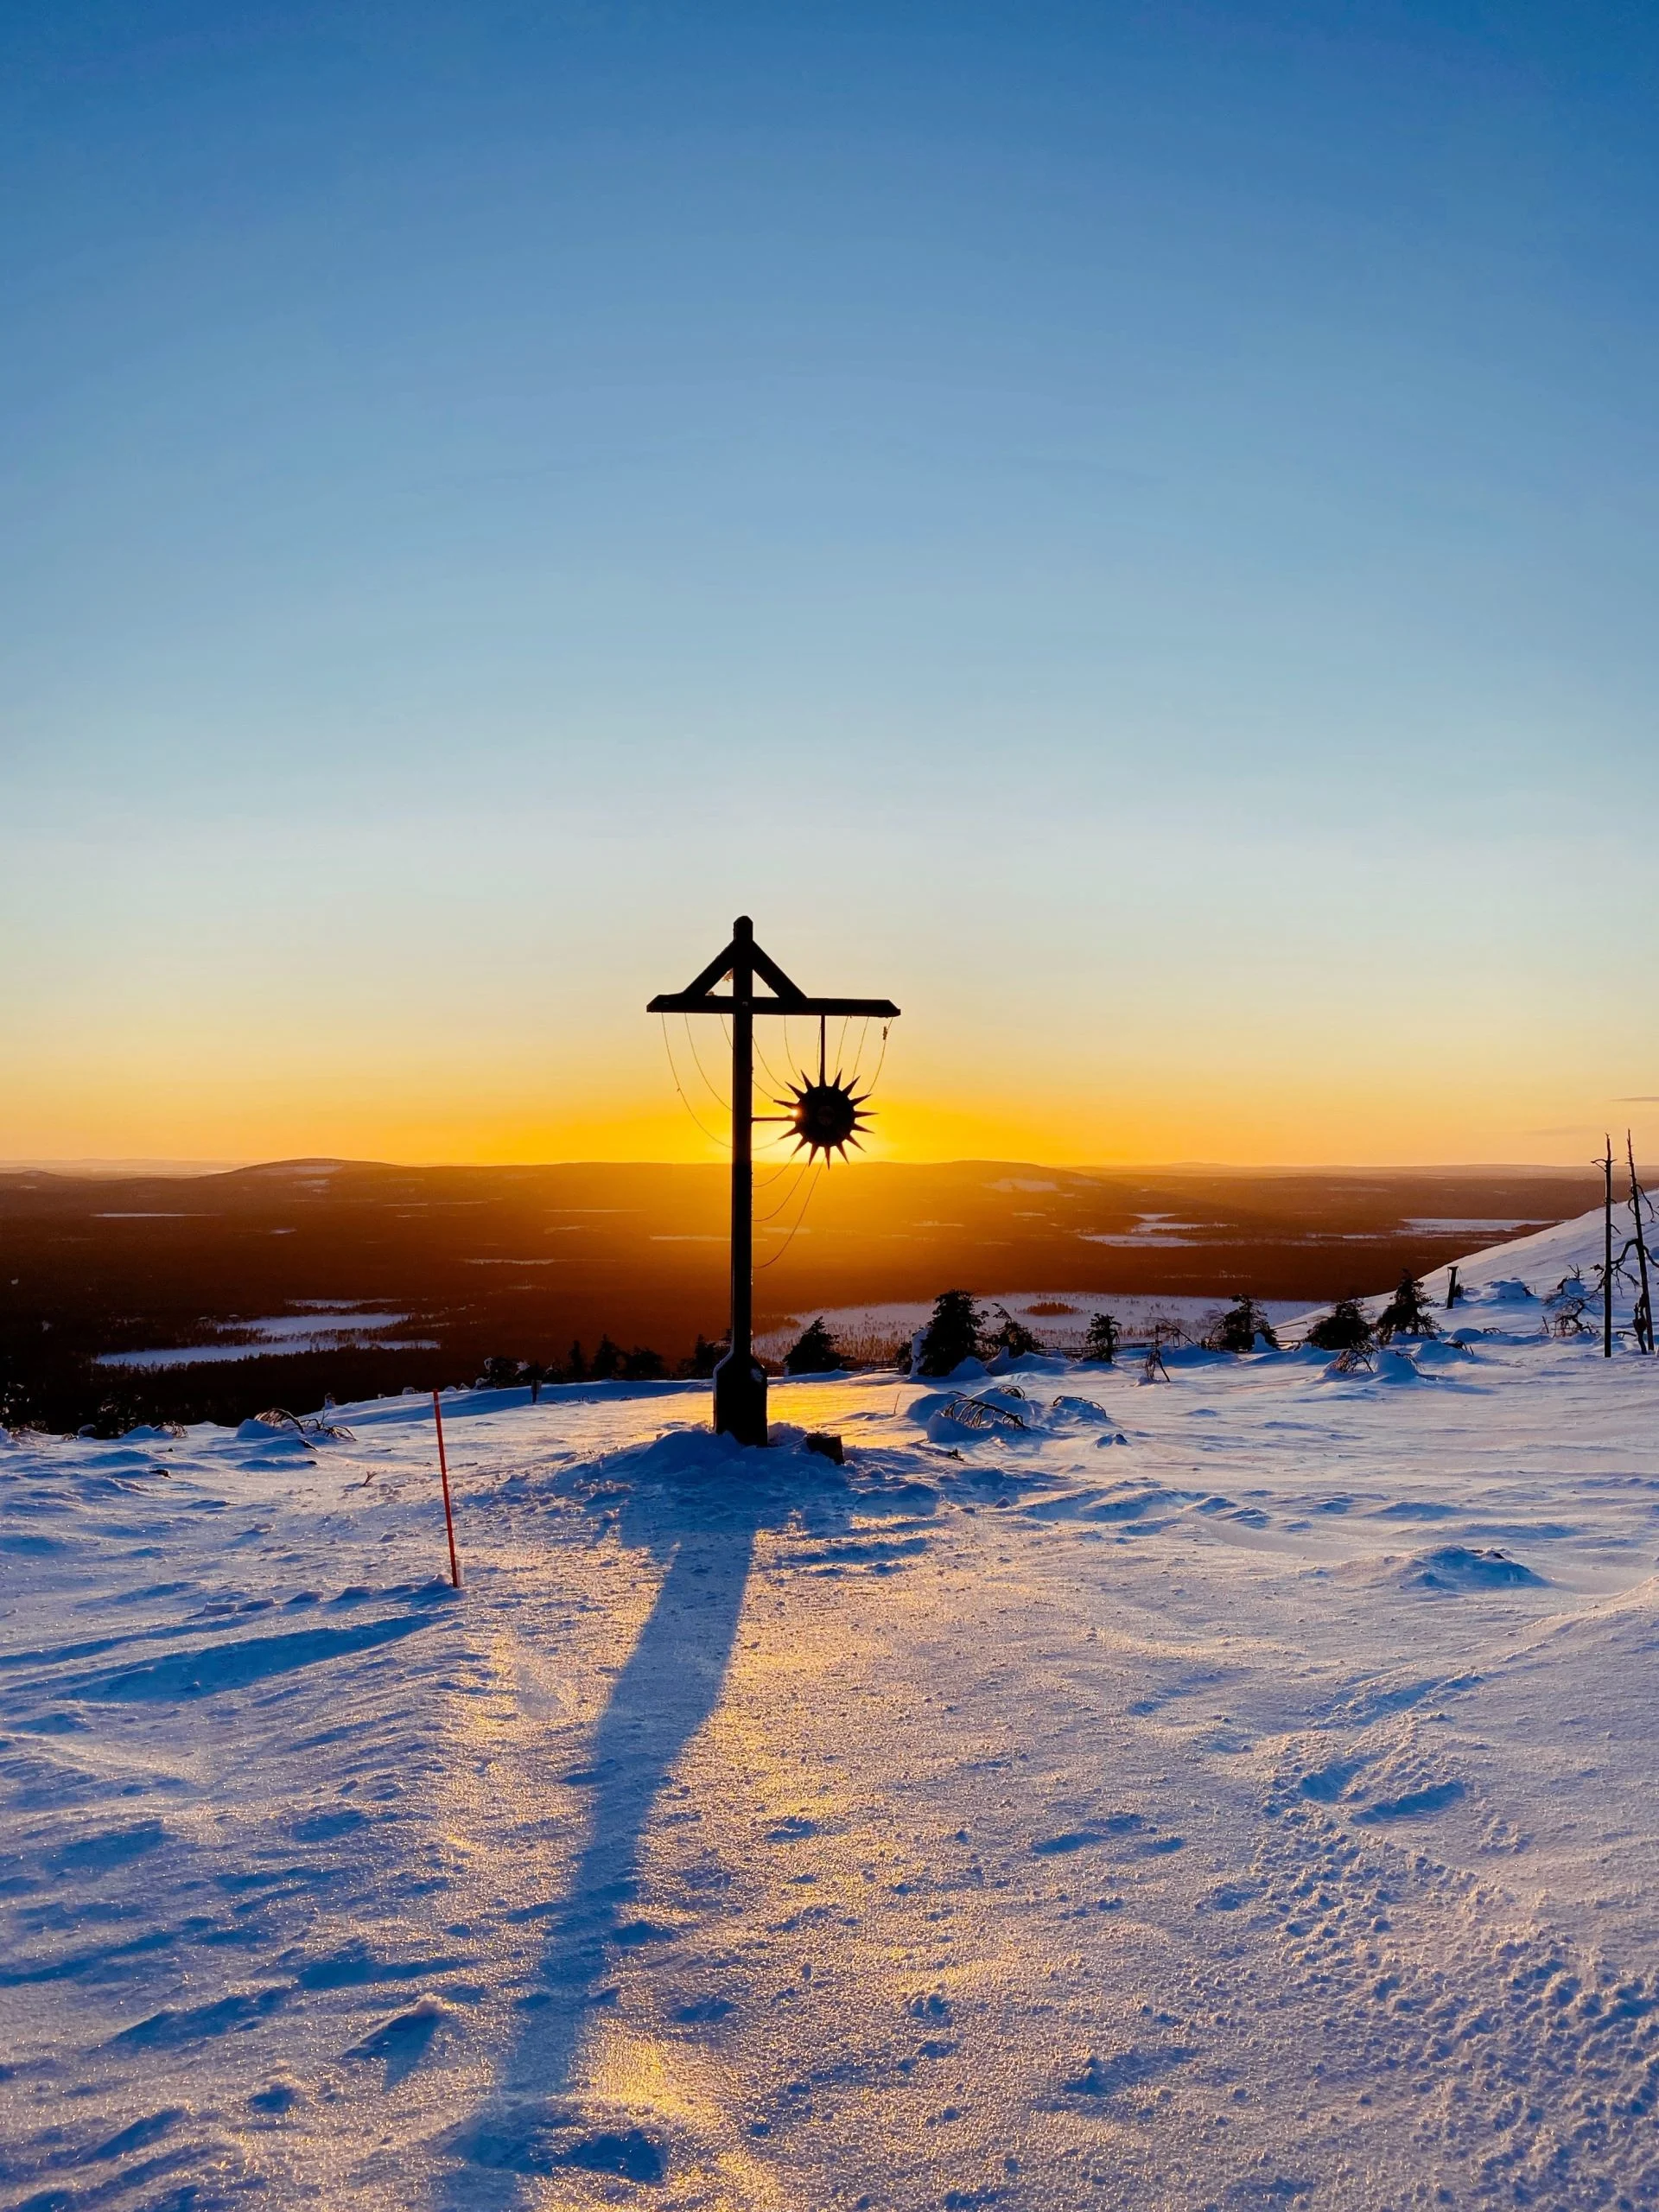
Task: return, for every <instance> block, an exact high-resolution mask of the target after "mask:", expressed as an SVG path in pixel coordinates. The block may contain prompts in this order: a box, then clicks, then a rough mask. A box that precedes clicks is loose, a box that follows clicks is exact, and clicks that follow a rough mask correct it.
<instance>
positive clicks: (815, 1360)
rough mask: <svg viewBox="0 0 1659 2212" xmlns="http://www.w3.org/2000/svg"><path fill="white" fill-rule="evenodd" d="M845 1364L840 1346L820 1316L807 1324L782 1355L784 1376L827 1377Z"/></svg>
mask: <svg viewBox="0 0 1659 2212" xmlns="http://www.w3.org/2000/svg"><path fill="white" fill-rule="evenodd" d="M846 1364H847V1362H846V1358H845V1357H844V1355H843V1354H842V1351H841V1348H840V1346H839V1345H838V1344H836V1340H835V1338H833V1337H832V1336H831V1335H830V1333H829V1330H828V1329H826V1328H825V1326H824V1325H823V1315H822V1314H820V1315H819V1316H818V1318H817V1320H816V1321H811V1322H809V1323H808V1325H807V1326H806V1327H805V1328H804V1330H803V1331H802V1332H801V1333H800V1335H799V1336H798V1338H796V1340H795V1342H794V1343H793V1344H791V1346H790V1348H789V1350H788V1351H786V1352H785V1354H784V1372H785V1375H829V1374H832V1373H833V1372H834V1371H835V1370H836V1368H839V1367H844V1366H845V1365H846Z"/></svg>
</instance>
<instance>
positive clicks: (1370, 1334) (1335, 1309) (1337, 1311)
mask: <svg viewBox="0 0 1659 2212" xmlns="http://www.w3.org/2000/svg"><path fill="white" fill-rule="evenodd" d="M1307 1341H1308V1342H1309V1344H1312V1345H1313V1348H1314V1350H1315V1351H1370V1348H1371V1346H1372V1345H1373V1344H1375V1343H1376V1330H1375V1329H1374V1328H1373V1327H1372V1326H1371V1317H1370V1314H1369V1313H1367V1312H1366V1311H1365V1308H1364V1307H1363V1306H1362V1305H1361V1304H1360V1302H1359V1300H1357V1298H1339V1299H1338V1300H1337V1302H1336V1304H1335V1305H1334V1306H1332V1308H1331V1311H1330V1312H1329V1313H1325V1314H1323V1315H1321V1317H1320V1318H1319V1320H1317V1321H1316V1322H1315V1323H1314V1324H1313V1327H1312V1328H1311V1329H1310V1330H1309V1331H1308V1332H1307Z"/></svg>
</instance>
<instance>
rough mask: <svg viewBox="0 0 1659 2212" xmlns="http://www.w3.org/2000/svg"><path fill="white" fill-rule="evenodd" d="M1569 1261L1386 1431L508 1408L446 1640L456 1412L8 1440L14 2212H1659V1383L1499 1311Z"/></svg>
mask: <svg viewBox="0 0 1659 2212" xmlns="http://www.w3.org/2000/svg"><path fill="white" fill-rule="evenodd" d="M1569 1230H1576V1232H1577V1234H1578V1235H1579V1237H1580V1242H1581V1243H1584V1244H1585V1245H1586V1249H1589V1248H1590V1247H1591V1246H1592V1244H1593V1241H1594V1239H1593V1236H1592V1225H1588V1224H1567V1225H1566V1229H1565V1230H1552V1231H1549V1232H1547V1233H1546V1234H1545V1236H1542V1237H1540V1238H1535V1239H1529V1240H1526V1243H1525V1244H1524V1245H1522V1246H1510V1247H1506V1248H1504V1249H1503V1252H1502V1255H1501V1257H1500V1255H1492V1261H1491V1265H1490V1266H1489V1267H1488V1266H1485V1265H1484V1262H1471V1263H1465V1270H1464V1273H1465V1280H1467V1281H1471V1285H1472V1287H1473V1289H1474V1292H1475V1300H1474V1302H1473V1303H1471V1306H1468V1307H1467V1308H1466V1309H1465V1310H1463V1311H1462V1312H1460V1313H1459V1314H1458V1315H1456V1316H1455V1317H1453V1318H1455V1319H1458V1320H1459V1321H1461V1322H1464V1323H1465V1324H1466V1325H1468V1326H1469V1327H1470V1328H1471V1329H1474V1330H1478V1331H1483V1332H1485V1333H1482V1334H1480V1335H1478V1336H1477V1337H1476V1338H1474V1339H1473V1341H1472V1344H1471V1346H1470V1348H1469V1349H1468V1350H1467V1351H1450V1350H1447V1351H1442V1352H1440V1353H1438V1354H1436V1353H1434V1352H1433V1351H1431V1352H1429V1353H1425V1354H1423V1355H1422V1356H1421V1357H1417V1356H1415V1355H1414V1353H1413V1352H1412V1351H1410V1350H1409V1349H1408V1350H1407V1351H1404V1352H1403V1353H1402V1354H1401V1356H1400V1357H1401V1358H1402V1361H1403V1362H1404V1366H1403V1367H1402V1368H1399V1369H1386V1368H1383V1367H1380V1368H1379V1372H1378V1374H1377V1375H1376V1376H1374V1377H1366V1376H1352V1377H1337V1378H1332V1377H1330V1376H1328V1375H1327V1373H1326V1370H1325V1366H1324V1364H1323V1363H1321V1362H1320V1361H1319V1359H1317V1358H1316V1357H1313V1356H1312V1355H1309V1354H1306V1353H1293V1354H1290V1355H1287V1356H1285V1357H1272V1356H1261V1357H1251V1358H1247V1359H1243V1360H1233V1359H1226V1358H1217V1357H1209V1356H1204V1355H1198V1356H1194V1355H1177V1356H1175V1357H1173V1358H1172V1361H1171V1378H1172V1379H1171V1380H1170V1381H1169V1382H1168V1383H1158V1384H1155V1385H1152V1386H1145V1385H1142V1384H1141V1383H1139V1381H1138V1379H1137V1376H1138V1369H1137V1368H1136V1367H1135V1366H1133V1365H1130V1366H1127V1367H1125V1368H1124V1369H1122V1370H1119V1371H1116V1372H1115V1371H1113V1370H1109V1369H1103V1368H1092V1369H1076V1368H1074V1369H1071V1370H1067V1371H1065V1372H1064V1373H1060V1372H1058V1371H1057V1370H1055V1368H1054V1367H1053V1366H1052V1365H1051V1364H1050V1363H1037V1364H1035V1365H1028V1366H1026V1367H1024V1368H1022V1369H1021V1370H1020V1371H1019V1372H1017V1373H1014V1374H1012V1375H1007V1376H1001V1377H995V1378H988V1379H984V1380H963V1381H961V1382H957V1383H951V1384H948V1385H946V1386H944V1388H943V1389H940V1388H938V1387H935V1386H922V1385H916V1384H912V1383H909V1382H900V1381H898V1380H896V1379H895V1378H893V1376H887V1377H886V1378H878V1377H864V1378H855V1379H852V1380H846V1381H833V1380H832V1381H828V1382H813V1383H788V1384H785V1385H781V1386H779V1387H778V1388H777V1389H776V1390H775V1392H774V1401H773V1410H774V1414H775V1415H776V1417H777V1418H778V1419H779V1421H783V1422H785V1423H787V1424H791V1425H792V1427H793V1430H794V1431H795V1432H797V1433H798V1431H800V1430H802V1429H805V1428H808V1427H833V1428H836V1429H837V1430H838V1431H839V1432H840V1433H842V1436H843V1437H844V1438H845V1439H846V1441H847V1445H848V1448H849V1459H848V1465H847V1466H846V1468H845V1469H844V1470H842V1469H837V1468H836V1467H834V1466H833V1465H830V1464H829V1462H827V1461H825V1460H823V1459H819V1458H817V1457H814V1456H811V1455H810V1454H808V1453H806V1452H804V1451H802V1450H801V1449H800V1448H799V1447H798V1443H796V1442H795V1441H793V1440H791V1436H790V1434H789V1433H788V1432H785V1440H784V1442H783V1445H782V1446H781V1448H779V1449H777V1450H775V1451H773V1452H770V1453H767V1454H765V1455H762V1454H755V1453H744V1452H740V1451H738V1450H736V1449H735V1448H734V1447H730V1446H727V1445H725V1444H724V1443H723V1442H720V1441H716V1440H713V1439H711V1438H709V1436H708V1435H707V1434H706V1433H703V1431H702V1426H701V1424H702V1421H703V1419H704V1417H705V1414H706V1404H705V1395H704V1392H703V1389H702V1388H701V1387H699V1386H683V1387H682V1386H674V1385H664V1386H634V1387H631V1388H630V1387H624V1386H610V1387H607V1388H602V1389H588V1390H575V1391H563V1392H556V1393H553V1394H551V1395H550V1396H548V1397H546V1398H544V1399H543V1402H542V1403H541V1405H539V1406H538V1407H536V1408H531V1406H530V1405H529V1404H528V1402H527V1395H526V1394H525V1393H524V1392H523V1391H511V1392H497V1393H486V1392H472V1393H464V1394H457V1395H454V1397H452V1398H451V1399H450V1400H449V1401H448V1404H447V1408H446V1427H447V1430H448V1439H449V1445H450V1459H451V1468H452V1474H453V1476H454V1481H455V1489H456V1517H457V1524H458V1532H459V1535H460V1541H461V1553H462V1559H463V1563H464V1567H465V1570H466V1577H467V1588H466V1590H465V1591H464V1592H462V1593H461V1595H460V1596H456V1595H455V1594H454V1593H453V1592H450V1591H449V1589H448V1585H447V1582H445V1581H444V1580H442V1579H439V1570H440V1569H441V1567H442V1563H443V1560H444V1554H443V1540H442V1515H441V1510H440V1509H439V1504H438V1498H437V1488H436V1481H435V1467H434V1464H433V1444H432V1433H431V1421H430V1411H429V1407H428V1406H427V1405H426V1404H425V1403H424V1402H422V1401H419V1400H416V1399H404V1400H387V1401H383V1402H378V1403H376V1404H373V1405H368V1406H364V1407H360V1408H346V1409H344V1410H343V1411H342V1413H341V1414H340V1416H339V1418H340V1420H341V1421H343V1422H344V1423H345V1424H346V1426H348V1427H349V1428H350V1429H351V1431H352V1432H353V1436H352V1439H351V1440H346V1441H327V1440H322V1441H313V1442H312V1443H309V1444H308V1443H306V1442H305V1441H303V1440H302V1439H301V1438H300V1437H299V1436H298V1435H297V1434H296V1433H295V1432H294V1431H292V1430H291V1429H290V1430H289V1431H288V1432H287V1433H286V1434H283V1433H276V1432H273V1433H271V1434H270V1435H269V1436H264V1435H261V1434H259V1433H257V1432H256V1433H254V1434H253V1435H252V1437H251V1439H250V1440H245V1439H244V1437H242V1436H238V1435H233V1434H232V1433H230V1432H228V1431H224V1430H214V1429H212V1428H201V1429H196V1430H193V1431H191V1432H189V1433H188V1434H187V1435H186V1436H184V1437H182V1438H172V1437H165V1436H143V1435H136V1436H134V1437H131V1438H128V1439H124V1440H122V1441H120V1442H119V1443H115V1444H95V1443H91V1442H84V1441H73V1442H71V1441H67V1440H41V1439H26V1440H22V1441H21V1442H16V1443H13V1444H11V1445H10V1446H0V1478H3V1483H0V1497H3V1501H4V1507H5V1510H4V1514H3V1518H0V1574H3V1583H4V1589H5V1595H6V1603H5V1607H4V1614H3V1629H0V1758H3V1789H4V1792H5V1802H6V1806H7V1818H6V1822H5V1827H4V1832H3V1849H0V1910H3V1914H4V1918H5V1931H6V1941H5V1944H4V1948H3V1957H0V2020H3V2025H4V2037H3V2060H4V2063H3V2067H0V2204H3V2205H4V2206H5V2207H9V2208H17V2209H18V2212H22V2208H29V2212H69V2209H70V2208H79V2207H89V2208H90V2207H97V2206H105V2205H108V2206H111V2207H112V2208H115V2212H163V2208H167V2209H168V2212H207V2208H210V2207H216V2206H220V2205H231V2204H234V2203H239V2202H243V2201H244V2200H245V2199H248V2198H257V2197H258V2196H263V2198H264V2201H265V2202H272V2203H279V2204H283V2205H287V2204H307V2203H312V2204H321V2205H324V2206H334V2205H339V2204H342V2203H346V2202H350V2203H352V2204H353V2205H363V2206H365V2207H375V2208H378V2207H385V2208H404V2207H429V2208H433V2209H434V2212H463V2208H464V2209H465V2212H471V2208H503V2209H504V2212H505V2208H509V2207H532V2206H549V2205H559V2206H564V2205H587V2204H594V2205H598V2204H625V2205H626V2204H636V2203H637V2204H640V2205H646V2204H648V2205H652V2206H664V2207H675V2208H682V2207H683V2208H690V2207H742V2208H748V2207H760V2208H770V2207H779V2208H791V2209H795V2208H798V2212H814V2209H815V2208H819V2207H837V2208H843V2207H844V2208H849V2212H850V2208H854V2207H864V2208H867V2212H911V2208H922V2207H928V2208H935V2207H940V2208H965V2207H969V2206H974V2207H977V2206H992V2205H995V2206H1001V2207H1007V2208H1039V2207H1042V2208H1048V2207H1054V2208H1061V2207H1064V2208H1071V2207H1077V2206H1109V2207H1120V2206H1121V2207H1131V2206H1134V2207H1146V2206H1152V2207H1163V2206H1179V2207H1190V2208H1192V2212H1199V2208H1203V2207H1214V2208H1217V2212H1219V2208H1235V2207H1272V2206H1277V2205H1293V2206H1302V2205H1319V2206H1333V2207H1348V2206H1351V2207H1366V2208H1372V2207H1376V2208H1381V2207H1404V2206H1408V2205H1418V2204H1427V2205H1439V2204H1453V2205H1461V2204H1467V2205H1488V2204H1491V2205H1497V2204H1505V2205H1508V2204H1514V2203H1531V2204H1536V2205H1540V2206H1548V2207H1552V2208H1554V2207H1560V2208H1573V2207H1579V2206H1586V2207H1588V2206H1604V2205H1605V2206H1619V2205H1637V2204H1650V2203H1653V2202H1656V2201H1659V2139H1656V2131H1655V2104H1656V2099H1659V1882H1656V1878H1655V1872H1656V1870H1655V1866H1654V1857H1653V1844H1652V1840H1651V1810H1650V1808H1651V1806H1652V1803H1653V1790H1654V1785H1655V1783H1656V1779H1659V1776H1656V1765H1659V1758H1656V1752H1655V1750H1654V1747H1653V1732H1652V1730H1651V1728H1650V1726H1649V1720H1648V1709H1649V1704H1650V1700H1651V1692H1652V1685H1653V1675H1654V1661H1655V1651H1656V1643H1659V1581H1656V1580H1654V1567H1655V1563H1656V1552H1659V1427H1656V1422H1655V1419H1654V1414H1655V1410H1656V1405H1659V1363H1652V1362H1648V1361H1644V1360H1641V1359H1639V1358H1637V1357H1635V1356H1633V1355H1632V1354H1631V1353H1630V1351H1628V1350H1621V1351H1620V1352H1619V1353H1618V1357H1616V1358H1615V1359H1614V1360H1613V1361H1612V1362H1611V1364H1609V1363H1604V1362H1603V1360H1602V1359H1601V1358H1600V1357H1599V1347H1598V1346H1597V1345H1596V1344H1594V1343H1592V1342H1591V1341H1588V1340H1584V1339H1580V1340H1577V1341H1572V1342H1554V1341H1546V1340H1544V1339H1543V1338H1541V1335H1540V1333H1539V1326H1540V1309H1539V1307H1538V1306H1536V1305H1535V1304H1530V1305H1529V1302H1528V1301H1526V1300H1522V1299H1519V1298H1517V1297H1516V1294H1514V1293H1513V1292H1512V1291H1509V1290H1506V1289H1505V1288H1504V1285H1505V1283H1506V1281H1510V1280H1512V1279H1515V1278H1517V1277H1519V1276H1522V1275H1523V1274H1525V1275H1526V1276H1527V1279H1528V1280H1529V1281H1534V1283H1535V1287H1548V1285H1549V1284H1553V1282H1554V1280H1555V1279H1556V1276H1557V1275H1558V1274H1560V1272H1561V1271H1562V1268H1561V1267H1560V1266H1559V1265H1555V1264H1554V1255H1557V1254H1558V1252H1559V1251H1560V1250H1565V1249H1567V1247H1568V1245H1569V1243H1570V1238H1569V1237H1568V1236H1567V1231H1569ZM1598 1233H1599V1232H1598ZM1551 1240H1554V1242H1552V1241H1551ZM1529 1246H1536V1247H1538V1248H1539V1250H1538V1252H1537V1253H1535V1254H1534V1255H1531V1257H1530V1258H1529V1253H1528V1249H1527V1248H1528V1247H1529ZM1529 1270H1530V1271H1529ZM1390 1377H1392V1379H1390ZM1401 1383H1406V1384H1407V1386H1408V1387H1400V1385H1401ZM1010 1385H1013V1386H1014V1388H1015V1389H1018V1390H1019V1391H1020V1392H1022V1393H1024V1394H1025V1395H1024V1396H1023V1397H1019V1396H1014V1395H1010V1394H1009V1386H1010ZM963 1392H965V1393H967V1394H968V1395H973V1396H976V1397H979V1398H982V1399H984V1400H987V1401H988V1402H989V1403H990V1404H992V1405H993V1406H995V1407H999V1408H1001V1410H1002V1411H1004V1412H1012V1413H1013V1414H1014V1415H1015V1416H1016V1417H1017V1418H1020V1419H1021V1420H1023V1421H1025V1422H1026V1424H1027V1425H1026V1426H1025V1427H1022V1428H1019V1429H1015V1428H1012V1427H1006V1426H1002V1425H1001V1424H995V1423H994V1425H993V1426H991V1427H974V1426H971V1425H969V1424H967V1423H964V1422H962V1421H959V1420H957V1417H956V1415H955V1414H954V1413H953V1412H952V1411H951V1410H950V1405H949V1401H950V1398H951V1396H952V1395H954V1394H957V1393H963ZM1056 1401H1061V1403H1059V1404H1058V1405H1057V1404H1056Z"/></svg>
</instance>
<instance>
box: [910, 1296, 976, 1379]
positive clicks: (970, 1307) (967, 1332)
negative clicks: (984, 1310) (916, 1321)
mask: <svg viewBox="0 0 1659 2212" xmlns="http://www.w3.org/2000/svg"><path fill="white" fill-rule="evenodd" d="M980 1319H981V1315H980V1311H979V1308H978V1306H976V1305H975V1303H974V1296H973V1293H972V1292H971V1291H968V1290H942V1291H941V1292H940V1293H939V1294H938V1297H937V1298H936V1299H935V1300H934V1301H933V1318H932V1319H931V1321H930V1322H929V1323H928V1325H927V1327H926V1329H925V1332H923V1336H922V1357H921V1360H920V1363H919V1366H920V1371H921V1373H922V1374H924V1375H950V1374H951V1373H953V1372H954V1371H955V1370H956V1369H957V1368H958V1367H960V1366H961V1365H962V1363H963V1360H964V1359H972V1358H974V1357H976V1355H977V1353H978V1351H979V1325H980Z"/></svg>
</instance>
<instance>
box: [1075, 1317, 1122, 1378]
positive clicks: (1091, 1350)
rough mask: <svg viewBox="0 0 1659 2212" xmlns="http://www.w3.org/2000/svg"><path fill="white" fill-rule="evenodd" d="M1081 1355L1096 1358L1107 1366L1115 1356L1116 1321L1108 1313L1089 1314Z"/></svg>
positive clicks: (1086, 1357)
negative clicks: (1087, 1328)
mask: <svg viewBox="0 0 1659 2212" xmlns="http://www.w3.org/2000/svg"><path fill="white" fill-rule="evenodd" d="M1083 1357H1084V1358H1085V1359H1097V1360H1100V1361H1101V1362H1102V1363H1103V1364H1104V1365H1106V1366H1108V1367H1109V1366H1110V1365H1111V1363H1112V1362H1113V1361H1114V1360H1115V1359H1116V1357H1117V1321H1116V1317H1115V1316H1114V1315H1112V1314H1110V1313H1096V1314H1094V1315H1092V1316H1091V1318H1090V1323H1089V1330H1088V1333H1087V1335H1086V1336H1085V1337H1084V1340H1083Z"/></svg>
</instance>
